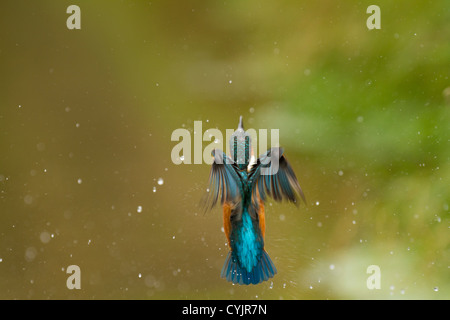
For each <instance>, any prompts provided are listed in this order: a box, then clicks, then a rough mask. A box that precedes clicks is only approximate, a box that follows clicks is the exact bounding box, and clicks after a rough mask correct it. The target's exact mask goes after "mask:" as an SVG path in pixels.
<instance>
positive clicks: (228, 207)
mask: <svg viewBox="0 0 450 320" xmlns="http://www.w3.org/2000/svg"><path fill="white" fill-rule="evenodd" d="M232 209H233V205H232V204H230V203H227V202H225V203H224V204H223V231H224V232H225V236H226V237H227V240H228V246H229V247H230V249H231V243H230V234H231V219H230V218H231V211H232ZM258 220H259V229H260V230H261V235H262V237H263V240H264V237H265V234H266V217H265V210H264V202H262V201H261V199H260V200H259V210H258Z"/></svg>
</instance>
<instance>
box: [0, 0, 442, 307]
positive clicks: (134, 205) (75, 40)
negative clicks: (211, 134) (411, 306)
mask: <svg viewBox="0 0 450 320" xmlns="http://www.w3.org/2000/svg"><path fill="white" fill-rule="evenodd" d="M70 4H77V5H78V6H79V7H80V8H81V29H80V30H69V29H68V28H67V27H66V20H67V18H68V17H69V14H67V13H66V9H67V7H68V6H69V5H70ZM371 4H377V5H378V6H379V7H380V8H381V29H380V30H368V28H367V27H366V20H367V18H368V17H369V14H367V13H366V9H367V7H368V6H369V5H371ZM449 9H450V6H449V4H448V1H445V0H442V1H422V0H416V1H412V0H409V1H384V0H380V1H376V2H373V1H331V0H329V1H151V2H149V1H73V2H68V1H1V3H0V298H2V299H16V298H18V299H256V298H261V299H385V298H393V299H417V298H424V299H448V298H450V294H449V289H450V286H449V284H450V277H449V260H450V255H449V240H450V237H449V204H450V200H449V199H450V179H449V177H450V161H449V157H450V145H449V139H450V130H449V129H450V125H449V123H450V79H449V74H450V41H449V39H450V23H449V21H450V10H449ZM239 115H243V116H244V121H245V125H246V127H247V128H255V129H279V130H280V144H281V145H282V146H283V147H284V148H285V152H286V156H287V157H288V159H289V161H290V162H291V164H292V166H293V167H294V170H295V172H296V174H297V176H298V178H299V180H300V183H301V185H302V188H303V190H304V192H305V195H306V198H307V200H308V206H305V205H303V204H302V205H300V206H299V208H296V207H295V206H292V205H287V204H278V203H272V202H269V203H267V210H266V223H267V232H266V249H267V251H268V252H269V254H270V256H271V257H272V259H273V261H274V263H275V265H276V266H277V268H278V274H277V275H276V276H275V278H273V279H271V281H268V282H265V283H262V284H260V285H257V286H237V285H232V284H230V283H228V282H226V281H225V280H223V279H221V278H220V277H219V275H220V270H221V267H222V264H223V262H224V259H225V256H226V252H227V250H228V248H227V246H226V245H225V242H226V239H225V236H224V234H223V232H222V231H221V227H222V218H221V210H220V208H215V209H214V210H213V211H211V212H209V213H206V214H204V213H203V211H202V209H201V207H199V202H200V200H201V198H202V195H203V194H204V192H205V190H206V188H207V181H208V176H209V166H208V165H206V164H201V165H200V164H197V165H194V164H192V165H178V166H177V165H174V164H173V163H172V161H171V157H170V155H171V150H172V148H173V147H174V146H175V144H176V142H172V141H171V134H172V132H173V131H174V130H175V129H178V128H186V129H188V130H190V132H191V133H192V135H193V127H194V121H196V120H198V121H202V124H203V130H206V129H208V128H218V129H220V130H223V132H225V129H231V128H235V127H236V126H237V121H238V117H239ZM206 145H207V143H204V145H203V146H206ZM260 153H262V152H260ZM158 181H159V182H158ZM70 265H78V266H79V267H80V270H81V289H80V290H77V289H74V290H69V289H68V288H67V287H66V280H67V278H68V277H69V274H67V273H66V270H67V267H68V266H70ZM370 265H377V266H379V267H380V271H381V288H380V289H374V290H369V289H368V288H367V285H366V281H367V278H368V277H369V276H370V274H367V268H368V267H369V266H370Z"/></svg>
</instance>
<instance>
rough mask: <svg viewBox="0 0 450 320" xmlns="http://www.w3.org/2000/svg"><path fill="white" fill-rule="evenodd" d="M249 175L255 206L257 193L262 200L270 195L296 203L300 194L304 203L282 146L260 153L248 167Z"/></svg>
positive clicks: (255, 204)
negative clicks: (249, 167) (250, 166)
mask: <svg viewBox="0 0 450 320" xmlns="http://www.w3.org/2000/svg"><path fill="white" fill-rule="evenodd" d="M277 159H278V166H277V165H276V160H277ZM274 160H275V161H274ZM249 177H250V179H251V181H252V203H253V205H254V206H255V207H256V208H257V207H258V195H259V197H260V198H261V200H262V201H265V199H266V198H267V196H270V197H272V198H273V199H274V200H276V201H282V200H287V201H290V202H293V203H296V204H297V199H298V195H300V197H301V198H302V199H303V201H304V202H305V203H306V200H305V196H304V194H303V191H302V189H301V188H300V184H299V183H298V180H297V177H296V176H295V173H294V170H292V167H291V165H290V164H289V162H288V160H287V159H286V157H285V156H284V154H283V149H282V148H271V149H270V150H269V151H267V152H266V153H265V154H263V155H261V156H260V157H259V159H258V160H257V161H256V163H255V164H254V165H253V166H252V168H251V169H250V174H249Z"/></svg>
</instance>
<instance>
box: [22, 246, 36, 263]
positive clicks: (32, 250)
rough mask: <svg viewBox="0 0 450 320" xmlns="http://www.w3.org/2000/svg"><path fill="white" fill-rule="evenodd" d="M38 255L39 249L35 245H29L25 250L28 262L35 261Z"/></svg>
mask: <svg viewBox="0 0 450 320" xmlns="http://www.w3.org/2000/svg"><path fill="white" fill-rule="evenodd" d="M36 256H37V250H36V248H34V247H29V248H27V250H25V260H26V261H27V262H31V261H33V260H34V259H35V258H36Z"/></svg>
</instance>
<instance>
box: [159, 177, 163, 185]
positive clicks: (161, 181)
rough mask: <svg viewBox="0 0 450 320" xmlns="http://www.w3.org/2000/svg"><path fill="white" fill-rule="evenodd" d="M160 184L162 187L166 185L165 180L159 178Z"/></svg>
mask: <svg viewBox="0 0 450 320" xmlns="http://www.w3.org/2000/svg"><path fill="white" fill-rule="evenodd" d="M158 184H159V185H160V186H162V185H163V184H164V180H163V178H159V179H158Z"/></svg>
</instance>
